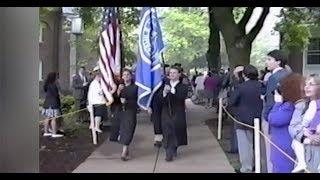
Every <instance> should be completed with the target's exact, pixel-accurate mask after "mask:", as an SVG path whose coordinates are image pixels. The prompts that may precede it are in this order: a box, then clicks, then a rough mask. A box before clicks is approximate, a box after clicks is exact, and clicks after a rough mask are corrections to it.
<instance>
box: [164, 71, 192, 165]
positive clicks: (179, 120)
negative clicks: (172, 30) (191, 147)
mask: <svg viewBox="0 0 320 180" xmlns="http://www.w3.org/2000/svg"><path fill="white" fill-rule="evenodd" d="M180 75H181V70H180V68H179V67H175V66H173V67H171V69H170V74H169V79H170V81H169V82H168V83H167V84H165V86H164V88H163V91H162V93H163V94H162V102H163V105H162V116H161V120H162V133H163V140H162V141H163V147H164V148H165V149H166V159H165V160H166V161H172V160H173V157H174V156H177V148H178V147H179V146H182V145H187V144H188V137H187V123H186V108H185V99H186V98H187V96H188V87H187V86H186V85H185V84H183V83H182V82H181V81H180V80H179V77H180Z"/></svg>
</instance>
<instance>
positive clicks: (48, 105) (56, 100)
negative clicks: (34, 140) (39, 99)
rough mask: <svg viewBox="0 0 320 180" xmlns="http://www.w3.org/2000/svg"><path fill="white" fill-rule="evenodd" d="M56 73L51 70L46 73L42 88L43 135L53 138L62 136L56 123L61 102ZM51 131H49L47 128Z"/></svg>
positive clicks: (59, 113)
mask: <svg viewBox="0 0 320 180" xmlns="http://www.w3.org/2000/svg"><path fill="white" fill-rule="evenodd" d="M56 83H57V73H55V72H51V73H49V74H48V75H47V78H46V81H45V83H44V86H43V89H44V92H45V94H46V95H45V101H44V104H43V110H42V115H43V116H44V117H45V118H46V119H45V121H44V134H43V136H46V137H47V136H51V137H53V138H58V137H63V135H62V134H58V133H57V132H58V125H57V119H56V117H58V116H60V115H61V102H60V95H59V90H58V86H57V84H56ZM50 127H51V128H52V132H49V128H50Z"/></svg>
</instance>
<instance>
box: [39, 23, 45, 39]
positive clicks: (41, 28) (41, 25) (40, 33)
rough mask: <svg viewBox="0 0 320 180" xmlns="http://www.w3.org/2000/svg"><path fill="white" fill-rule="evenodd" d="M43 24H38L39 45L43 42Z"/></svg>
mask: <svg viewBox="0 0 320 180" xmlns="http://www.w3.org/2000/svg"><path fill="white" fill-rule="evenodd" d="M45 27H46V26H45V24H43V23H40V30H39V43H42V42H43V41H44V29H45Z"/></svg>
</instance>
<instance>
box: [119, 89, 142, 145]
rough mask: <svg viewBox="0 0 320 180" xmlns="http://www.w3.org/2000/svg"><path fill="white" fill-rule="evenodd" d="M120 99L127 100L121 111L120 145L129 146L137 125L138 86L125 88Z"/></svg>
mask: <svg viewBox="0 0 320 180" xmlns="http://www.w3.org/2000/svg"><path fill="white" fill-rule="evenodd" d="M120 98H124V99H125V100H126V102H125V103H124V104H123V105H122V109H121V111H120V143H121V144H123V145H129V144H130V143H131V141H132V139H133V134H134V132H135V129H136V124H137V109H138V105H137V99H138V86H137V85H135V84H134V83H132V84H131V85H129V86H125V87H124V89H123V90H122V91H121V93H120Z"/></svg>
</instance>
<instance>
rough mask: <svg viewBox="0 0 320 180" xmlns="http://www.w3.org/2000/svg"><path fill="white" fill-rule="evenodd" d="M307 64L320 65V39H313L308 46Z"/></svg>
mask: <svg viewBox="0 0 320 180" xmlns="http://www.w3.org/2000/svg"><path fill="white" fill-rule="evenodd" d="M307 64H319V65H320V38H311V39H310V44H309V46H308V56H307Z"/></svg>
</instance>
